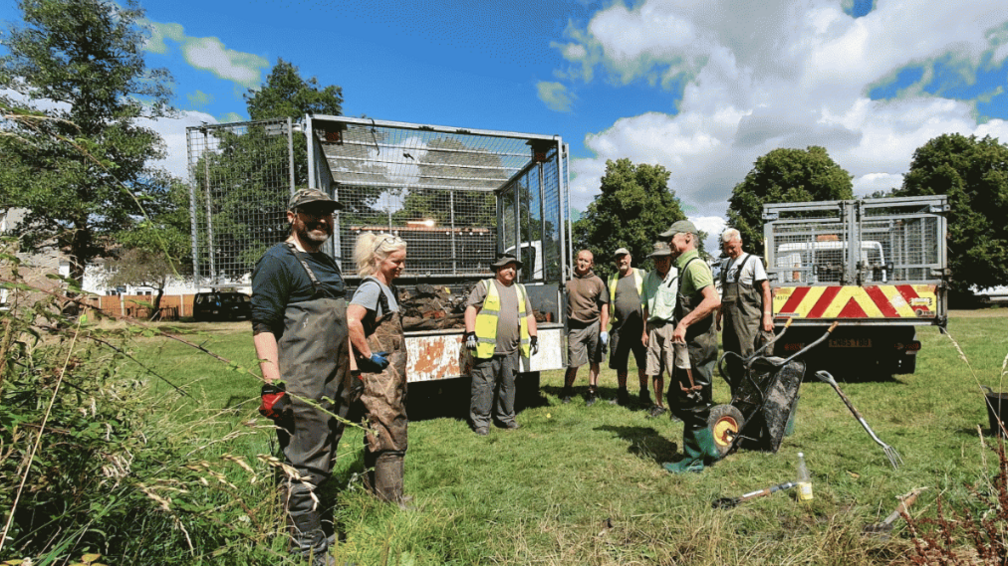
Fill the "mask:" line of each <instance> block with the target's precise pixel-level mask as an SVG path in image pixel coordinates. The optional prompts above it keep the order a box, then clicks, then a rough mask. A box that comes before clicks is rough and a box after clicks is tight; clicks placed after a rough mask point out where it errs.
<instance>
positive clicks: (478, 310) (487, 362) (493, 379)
mask: <svg viewBox="0 0 1008 566" xmlns="http://www.w3.org/2000/svg"><path fill="white" fill-rule="evenodd" d="M521 266H522V262H520V261H518V259H517V258H516V257H515V256H513V255H511V254H501V255H499V256H497V261H495V262H494V263H493V264H492V265H491V267H492V268H493V269H494V274H495V275H494V277H493V278H491V279H484V280H483V281H480V282H479V283H477V284H476V285H475V286H474V287H473V289H472V291H471V292H470V293H469V298H468V300H467V301H466V310H465V328H466V333H465V338H464V339H463V341H464V344H465V347H466V348H467V349H468V350H469V351H471V352H472V353H473V357H474V358H475V359H474V363H473V368H472V390H471V392H472V396H471V402H470V404H469V419H470V421H471V423H472V428H473V432H475V433H476V434H478V435H480V436H486V435H487V434H489V433H490V420H491V413H494V414H493V415H492V416H493V417H496V420H497V421H498V422H499V423H500V425H501V426H502V427H503V428H505V429H508V430H515V429H517V428H518V426H519V425H518V421H516V420H515V410H514V403H515V376H516V375H517V374H518V363H519V362H518V355H519V353H520V354H521V356H522V357H524V358H529V357H530V356H532V355H534V354H536V353H537V352H538V351H539V344H538V341H539V339H538V337H537V336H536V334H537V328H536V320H535V316H534V315H533V313H532V303H531V302H530V301H529V297H528V293H526V292H525V287H524V286H523V285H521V284H519V283H517V282H516V281H515V278H516V277H517V276H518V270H519V269H521ZM495 392H496V398H495V395H494V393H495ZM494 408H496V410H495V411H494V410H493V409H494Z"/></svg>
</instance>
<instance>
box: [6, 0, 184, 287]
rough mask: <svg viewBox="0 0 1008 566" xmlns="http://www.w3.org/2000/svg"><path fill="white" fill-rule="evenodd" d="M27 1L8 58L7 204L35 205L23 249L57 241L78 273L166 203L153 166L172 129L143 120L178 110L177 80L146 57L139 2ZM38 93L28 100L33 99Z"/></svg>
mask: <svg viewBox="0 0 1008 566" xmlns="http://www.w3.org/2000/svg"><path fill="white" fill-rule="evenodd" d="M124 5H125V7H119V6H118V5H116V4H114V3H112V2H107V1H103V0H22V1H21V2H20V3H19V8H20V10H21V12H22V18H23V22H22V23H21V24H20V25H11V27H10V29H9V30H8V34H7V39H6V41H5V44H6V47H7V49H8V51H9V52H8V54H7V55H4V56H3V57H0V86H2V87H4V88H7V89H11V90H13V91H14V92H16V93H17V97H16V98H15V97H8V98H6V99H4V100H0V105H2V106H3V108H4V110H5V114H11V115H18V116H20V117H19V118H17V119H12V120H10V121H8V123H7V125H8V128H7V130H6V133H7V134H8V135H5V136H2V137H0V170H2V171H4V173H3V174H2V178H0V202H2V203H3V204H4V205H5V206H8V207H13V208H22V209H25V210H26V211H27V213H26V216H25V218H24V220H23V221H22V222H21V223H19V225H18V226H15V227H14V231H15V233H17V235H18V236H19V237H20V238H21V242H22V249H23V250H24V251H33V250H37V249H39V248H41V247H45V246H50V245H54V244H55V245H57V246H59V247H60V248H61V249H62V250H63V251H64V252H66V253H67V254H68V256H69V260H70V274H71V277H72V278H73V279H74V280H75V281H77V282H78V283H80V282H81V281H82V280H83V276H84V268H85V266H86V265H87V263H88V262H89V261H90V260H91V259H93V258H95V257H96V256H101V255H104V254H105V253H106V252H107V250H108V249H109V248H110V247H111V246H112V245H113V244H112V240H111V235H112V234H113V233H114V232H116V231H118V230H121V229H122V228H123V226H124V225H125V224H126V223H127V222H129V221H130V219H131V218H134V217H136V216H140V215H142V211H141V206H140V203H141V202H145V203H146V202H150V201H151V199H156V198H157V195H158V191H159V189H158V188H157V187H156V186H155V185H156V183H151V178H152V173H151V170H150V169H149V167H148V163H149V162H150V161H151V160H152V159H156V158H159V157H162V156H163V152H164V150H163V143H162V141H161V138H160V136H159V135H158V134H157V133H156V132H155V131H153V130H151V129H150V128H146V127H143V126H140V125H139V121H140V119H142V118H157V117H161V116H165V115H166V114H167V113H168V112H170V108H169V106H168V99H169V96H170V94H171V91H170V88H169V86H168V85H169V82H170V76H169V75H168V73H167V71H165V70H163V69H148V68H147V67H146V65H145V63H144V59H143V45H144V42H145V36H144V32H143V29H142V28H141V26H140V22H141V20H142V18H143V10H141V9H140V8H139V7H138V5H137V4H136V2H134V1H127V2H125V3H124ZM21 101H27V102H21Z"/></svg>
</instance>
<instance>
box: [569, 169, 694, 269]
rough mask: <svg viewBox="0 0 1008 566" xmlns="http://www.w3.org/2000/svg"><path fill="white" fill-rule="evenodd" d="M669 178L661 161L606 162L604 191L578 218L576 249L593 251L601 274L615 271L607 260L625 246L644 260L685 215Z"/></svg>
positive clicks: (637, 264) (575, 225)
mask: <svg viewBox="0 0 1008 566" xmlns="http://www.w3.org/2000/svg"><path fill="white" fill-rule="evenodd" d="M668 180H669V171H668V170H667V169H665V168H664V167H662V166H661V165H648V164H645V163H642V164H636V165H635V164H634V163H632V162H631V161H630V160H629V159H620V160H617V161H612V160H609V161H606V173H605V176H603V177H602V183H601V187H600V188H601V193H599V195H598V196H596V197H595V200H594V201H592V203H591V204H589V205H588V208H587V210H585V212H584V214H582V215H581V218H579V219H578V221H577V222H575V223H574V246H575V250H578V249H588V250H591V252H592V253H593V254H594V255H595V266H596V273H598V274H599V275H600V276H603V277H604V276H606V275H608V274H609V273H612V272H613V270H614V269H615V268H614V267H613V265H612V262H610V261H608V260H609V258H610V257H611V256H612V253H613V252H614V251H616V249H618V248H621V247H624V248H627V249H628V250H630V253H631V255H633V258H634V265H635V266H639V265H641V264H642V263H643V262H644V261H645V259H646V258H647V256H648V254H650V253H651V251H652V250H653V245H654V242H655V241H656V239H657V238H658V234H660V233H661V232H664V231H665V230H667V229H668V227H669V226H670V225H671V224H672V223H673V222H675V221H676V220H682V219H684V218H686V215H685V214H683V211H682V208H681V207H680V205H679V199H678V198H677V197H676V196H675V193H674V192H673V191H672V190H670V189H669V188H668ZM701 240H702V238H701Z"/></svg>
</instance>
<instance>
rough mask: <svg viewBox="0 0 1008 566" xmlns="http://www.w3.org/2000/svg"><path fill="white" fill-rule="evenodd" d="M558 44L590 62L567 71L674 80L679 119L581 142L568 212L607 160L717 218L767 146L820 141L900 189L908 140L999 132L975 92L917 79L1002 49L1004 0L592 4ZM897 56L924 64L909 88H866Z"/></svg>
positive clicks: (967, 73)
mask: <svg viewBox="0 0 1008 566" xmlns="http://www.w3.org/2000/svg"><path fill="white" fill-rule="evenodd" d="M566 39H568V40H569V41H568V42H567V43H555V44H554V47H555V48H557V49H558V50H559V51H560V52H561V54H562V55H563V56H564V57H565V59H566V60H568V61H570V62H571V63H572V64H581V65H590V68H588V69H584V70H581V71H580V72H574V71H571V72H570V73H569V74H568V75H567V76H570V77H571V78H572V79H573V78H577V79H582V80H586V81H590V80H591V79H592V73H593V72H602V73H603V74H606V75H607V79H608V81H609V82H610V83H612V84H615V85H619V84H624V83H627V82H631V81H635V82H640V81H644V82H648V83H650V84H656V85H660V86H662V87H664V88H668V87H669V86H670V85H672V84H676V83H675V81H669V80H668V79H669V77H678V78H680V79H684V83H685V86H684V88H683V92H682V99H681V101H680V102H679V105H678V110H679V111H678V113H677V114H674V115H673V114H662V113H648V114H643V115H639V116H629V117H624V118H621V119H619V120H617V121H616V122H614V123H613V124H612V125H611V126H610V127H609V128H607V129H605V130H604V131H600V132H597V133H594V134H589V135H588V136H587V137H586V139H585V145H586V147H587V148H588V149H590V150H591V151H592V152H593V153H594V154H595V156H594V157H590V158H585V159H574V160H572V162H571V171H572V172H573V173H574V174H575V176H574V178H573V179H572V183H571V184H572V186H571V191H572V202H573V206H574V207H575V208H579V209H583V208H584V207H585V206H586V205H587V204H588V202H590V201H591V199H592V198H593V197H594V195H595V194H597V192H598V186H599V180H600V178H601V177H602V175H603V174H604V173H605V161H606V160H607V159H618V158H623V157H626V158H629V159H631V160H633V161H635V162H644V163H656V164H661V165H663V166H665V167H666V168H668V169H669V171H670V172H671V179H670V181H669V185H670V187H671V188H672V189H674V190H675V191H676V194H677V196H679V198H680V199H681V200H682V201H683V204H684V208H685V209H686V211H687V214H689V215H690V216H691V217H693V216H696V217H707V216H712V217H721V216H722V215H723V214H724V211H725V209H726V207H727V198H728V196H729V195H730V193H731V189H732V187H733V186H734V185H735V184H737V183H738V182H740V181H741V180H742V179H743V177H744V176H745V174H746V173H747V172H748V171H749V170H750V169H751V168H752V166H753V162H754V161H755V160H756V159H757V158H758V157H760V156H761V155H763V154H765V153H767V152H769V151H770V150H772V149H775V148H778V147H797V148H805V147H807V146H809V145H820V146H823V147H825V148H826V149H827V151H828V152H829V154H830V156H831V157H832V158H833V159H834V160H835V161H836V162H837V163H839V164H840V166H842V167H844V168H845V169H847V170H848V171H849V172H850V173H851V174H852V175H853V176H854V186H855V193H856V194H858V195H862V194H867V193H871V192H873V191H875V190H888V189H890V188H892V187H894V186H899V185H900V184H902V175H903V173H905V172H906V170H907V168H908V166H909V164H910V161H911V159H912V156H913V152H914V150H915V149H916V148H918V147H920V146H921V145H923V144H924V143H926V142H927V141H928V140H929V139H931V138H933V137H935V136H937V135H940V134H943V133H950V132H958V133H962V134H966V135H970V134H976V135H978V136H983V135H987V134H990V135H992V136H995V137H998V138H1000V139H1003V140H1008V135H1006V134H1008V127H1006V125H1005V123H1004V122H1003V121H1002V120H990V121H987V122H986V123H984V124H978V121H977V118H976V107H975V104H974V102H975V101H959V100H952V99H948V98H943V97H942V96H941V93H939V94H938V95H929V94H927V93H925V92H923V89H922V88H921V86H922V85H924V84H926V83H927V82H928V81H930V80H931V79H932V78H933V77H935V76H936V73H935V68H936V65H937V64H939V63H941V65H942V66H943V69H945V72H946V73H947V72H948V69H949V67H952V68H953V69H954V72H955V73H956V80H958V81H959V82H960V83H962V84H969V83H970V82H971V81H973V80H974V79H975V75H976V72H977V71H978V70H979V69H980V68H981V66H989V65H990V64H997V63H998V62H1000V61H1003V60H1004V59H1005V58H1006V57H1008V48H1006V47H1005V46H1006V45H1008V4H1005V3H990V2H966V3H949V4H942V3H934V2H927V1H924V0H889V1H887V2H882V3H879V4H878V6H877V7H876V9H874V10H873V11H872V12H871V13H869V14H868V15H867V16H865V17H862V18H857V19H855V18H852V17H850V16H848V15H847V14H846V13H844V11H843V10H842V6H841V5H840V3H838V2H836V1H835V0H801V1H799V2H795V1H793V0H768V1H767V2H751V1H749V0H709V1H700V0H645V1H644V2H643V3H639V4H636V5H635V7H634V8H632V9H629V8H627V7H626V6H624V5H623V4H622V3H616V4H614V5H612V6H610V7H609V8H606V9H604V10H601V11H599V12H597V13H596V14H595V15H594V17H593V18H592V19H591V21H590V22H588V24H587V25H586V26H585V27H584V28H583V29H574V28H571V29H568V30H567V32H566ZM578 45H580V46H582V47H583V49H581V50H578V49H577V46H578ZM596 54H597V55H596ZM907 66H915V67H919V68H922V69H924V73H923V77H922V78H921V79H920V80H919V81H918V82H917V84H916V85H914V86H912V87H911V88H907V89H905V90H904V91H903V92H901V94H900V96H899V98H897V99H893V100H888V101H873V100H871V99H869V98H868V92H869V91H870V90H871V89H872V88H873V87H875V86H878V85H880V84H885V82H886V81H891V80H892V79H894V78H895V77H896V75H897V74H898V73H899V71H900V70H901V69H903V68H905V67H907ZM575 70H576V69H575ZM557 76H558V77H560V78H561V80H563V77H564V76H565V74H564V73H563V72H558V73H557ZM680 84H681V83H680ZM984 96H988V97H989V96H990V93H986V94H985V95H984Z"/></svg>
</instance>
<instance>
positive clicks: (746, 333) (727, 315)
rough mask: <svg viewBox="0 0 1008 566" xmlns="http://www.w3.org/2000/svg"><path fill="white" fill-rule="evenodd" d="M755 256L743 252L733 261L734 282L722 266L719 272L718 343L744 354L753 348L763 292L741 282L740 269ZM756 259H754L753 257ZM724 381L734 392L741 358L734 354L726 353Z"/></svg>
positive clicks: (747, 354)
mask: <svg viewBox="0 0 1008 566" xmlns="http://www.w3.org/2000/svg"><path fill="white" fill-rule="evenodd" d="M755 257H756V256H754V255H751V254H747V255H746V257H744V258H741V261H738V262H736V264H735V265H736V266H737V268H738V271H737V272H736V275H735V282H734V283H729V282H728V271H729V269H730V267H731V264H729V266H728V267H729V269H725V270H724V271H723V272H722V273H721V289H722V294H721V316H722V324H723V325H724V332H723V333H722V335H721V340H722V344H723V346H724V349H725V351H726V352H735V353H737V354H739V355H740V356H742V358H748V357H749V356H751V355H752V354H753V352H755V351H756V339H757V337H758V336H759V331H760V325H761V323H762V320H763V295H762V293H761V292H760V290H759V289H757V288H756V287H754V286H753V285H747V284H745V283H742V282H741V277H740V275H741V273H742V269H744V268H745V264H746V262H747V261H749V260H750V259H751V258H755ZM756 261H758V260H756ZM726 361H727V364H728V376H727V377H728V385H729V386H730V387H731V391H732V395H734V394H735V389H736V387H737V384H738V381H739V379H741V376H742V371H743V370H742V360H741V359H739V358H736V357H735V356H728V358H727V360H726Z"/></svg>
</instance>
